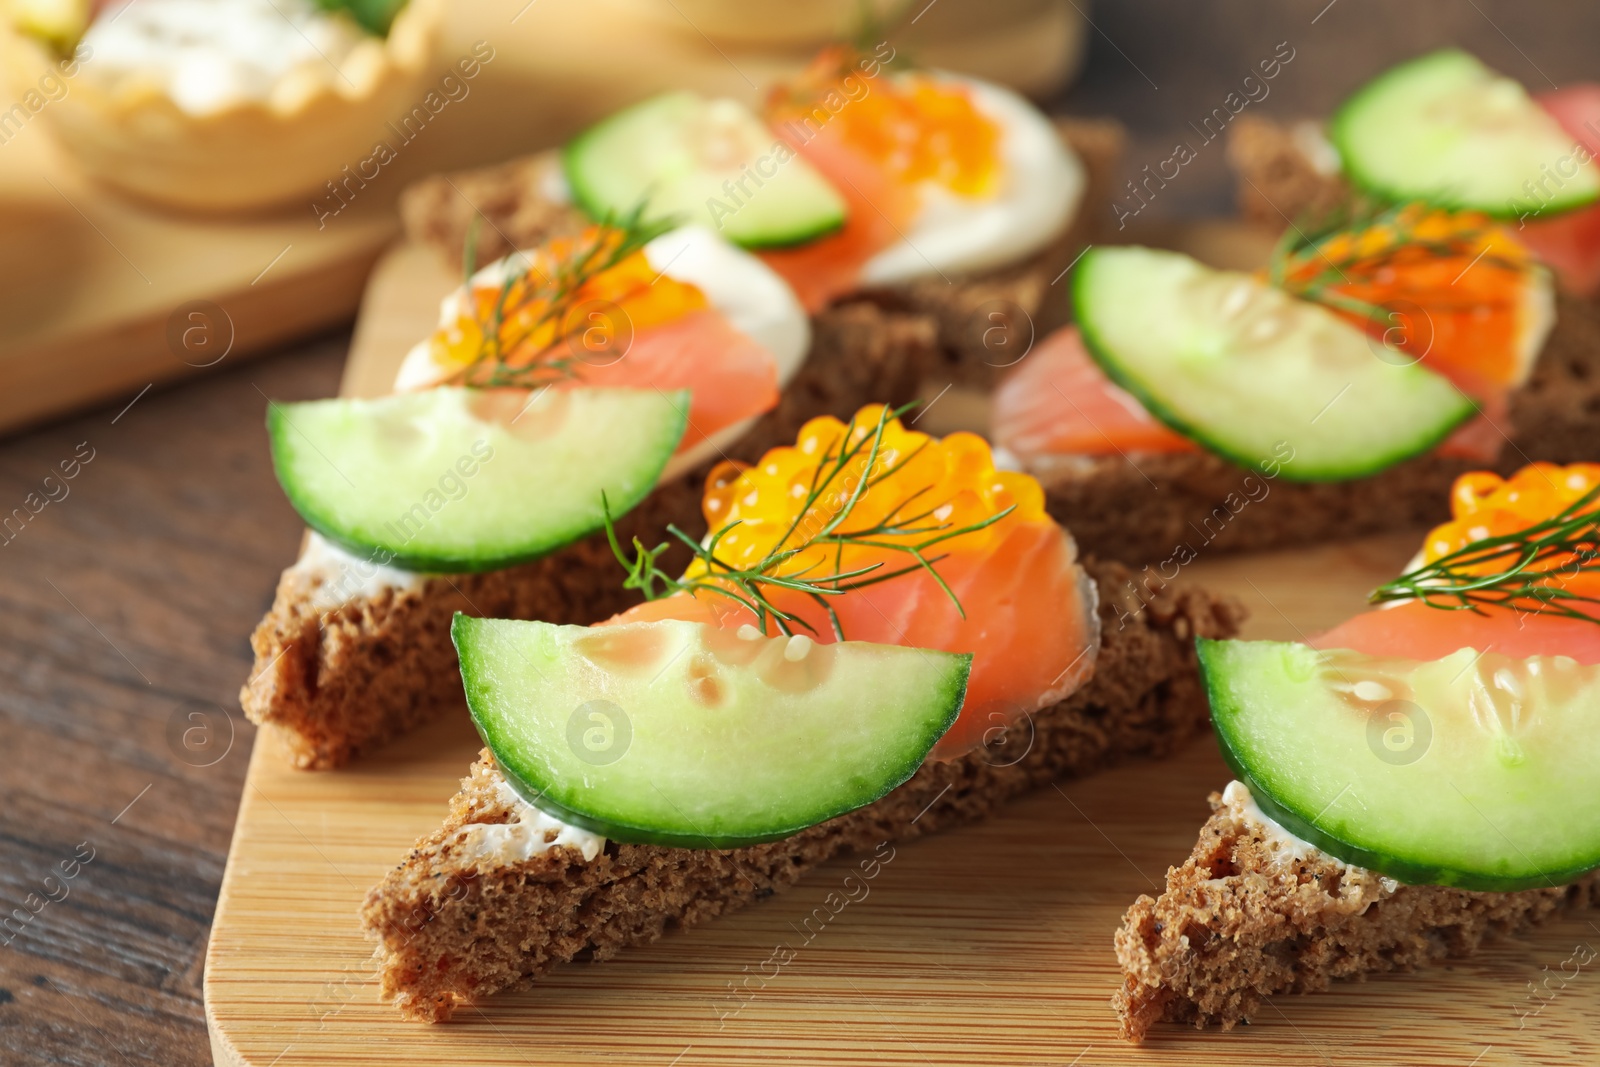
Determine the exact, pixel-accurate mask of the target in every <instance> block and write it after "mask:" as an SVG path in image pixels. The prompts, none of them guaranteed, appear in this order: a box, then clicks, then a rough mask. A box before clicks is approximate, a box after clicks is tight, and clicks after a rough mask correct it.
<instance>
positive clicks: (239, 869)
mask: <svg viewBox="0 0 1600 1067" xmlns="http://www.w3.org/2000/svg"><path fill="white" fill-rule="evenodd" d="M1219 233H1220V234H1221V235H1222V237H1223V238H1224V241H1223V245H1224V246H1225V247H1224V248H1223V249H1222V251H1221V252H1220V253H1219V254H1218V255H1217V256H1214V257H1213V258H1227V257H1228V256H1229V255H1238V254H1240V246H1239V245H1238V243H1237V240H1236V238H1237V234H1235V235H1233V236H1229V235H1228V233H1227V231H1226V230H1225V229H1224V230H1221V231H1218V230H1215V229H1210V230H1203V231H1202V235H1204V234H1209V235H1210V238H1216V237H1217V235H1218V234H1219ZM1193 237H1194V235H1193V234H1192V233H1191V234H1190V235H1189V238H1190V240H1191V242H1192V239H1193ZM1210 238H1208V239H1210ZM452 281H453V274H452V272H450V271H448V270H447V269H445V268H444V267H443V266H442V265H441V264H439V263H438V262H437V261H436V260H435V259H434V258H433V256H432V255H431V254H430V253H428V252H425V251H423V250H419V249H409V248H401V249H398V250H396V251H394V252H392V253H391V254H389V255H388V256H387V257H386V258H385V259H384V260H383V262H382V263H381V264H380V265H379V267H378V269H377V271H376V272H375V274H374V275H373V279H372V282H371V285H370V287H369V289H368V292H367V296H366V300H365V304H364V306H363V312H362V317H361V321H360V325H359V327H358V330H357V333H356V337H355V342H354V345H353V348H352V350H351V354H350V361H349V365H348V369H347V372H346V376H345V391H346V392H347V393H349V394H364V395H373V394H377V393H381V392H383V391H385V390H386V389H387V387H388V385H389V382H390V381H391V380H392V377H393V374H394V369H395V367H396V365H397V363H398V360H399V358H400V356H401V354H402V353H403V352H404V351H405V350H406V348H408V347H409V346H410V345H411V344H412V343H413V342H414V341H415V340H416V339H417V338H418V337H421V336H423V335H424V334H425V333H426V332H427V331H428V330H429V329H430V328H431V326H432V320H433V313H434V309H435V308H436V307H437V300H438V297H439V296H440V295H442V293H443V292H444V291H445V290H446V289H448V287H449V286H450V285H451V284H452ZM941 406H942V402H941ZM930 415H931V412H930ZM1246 519H1248V515H1247V514H1245V515H1242V516H1241V520H1240V521H1244V520H1246ZM1417 536H1418V535H1406V536H1399V537H1390V538H1384V539H1377V540H1370V541H1362V542H1359V543H1353V544H1349V545H1344V546H1338V547H1325V548H1319V549H1315V550H1312V551H1308V552H1303V553H1298V554H1293V553H1282V554H1272V555H1260V556H1251V557H1235V558H1225V559H1216V560H1210V559H1201V560H1200V561H1198V562H1196V563H1194V564H1193V565H1192V566H1191V567H1190V568H1189V569H1188V571H1187V572H1186V574H1185V577H1186V578H1189V579H1192V580H1194V581H1197V582H1202V583H1206V584H1208V585H1210V586H1212V587H1213V588H1217V589H1222V590H1226V591H1228V592H1231V593H1234V594H1236V595H1237V596H1239V597H1240V598H1241V599H1242V600H1243V601H1244V602H1245V603H1246V604H1247V605H1248V606H1249V608H1250V611H1251V619H1250V622H1249V625H1248V627H1247V630H1246V633H1247V635H1248V636H1252V637H1262V638H1277V639H1294V638H1296V637H1299V636H1301V635H1303V634H1305V633H1309V632H1312V631H1315V630H1318V629H1322V628H1326V627H1328V626H1330V625H1332V624H1334V623H1335V622H1338V621H1339V620H1341V619H1343V618H1345V617H1347V616H1348V615H1350V614H1352V613H1353V612H1356V611H1358V610H1360V609H1361V608H1362V606H1363V604H1364V597H1365V593H1366V591H1367V590H1368V589H1369V588H1371V587H1372V586H1373V585H1374V584H1375V583H1377V582H1378V581H1380V580H1382V579H1383V578H1386V577H1388V576H1390V575H1392V574H1393V573H1394V572H1395V570H1396V569H1397V568H1398V567H1399V566H1400V565H1401V564H1402V563H1403V562H1404V561H1405V560H1406V559H1407V558H1408V557H1409V556H1410V555H1411V553H1412V551H1413V549H1414V547H1415V545H1416V543H1417ZM478 748H479V741H478V738H477V736H476V735H475V733H474V732H473V729H472V727H471V725H470V723H469V722H468V721H467V718H466V716H465V715H451V716H448V717H446V718H444V719H442V720H440V721H438V722H435V723H434V724H432V725H431V726H429V727H428V728H426V729H424V730H423V731H421V732H420V733H418V734H416V735H414V736H412V737H410V738H407V739H405V740H404V741H402V742H400V743H398V744H395V745H393V746H392V747H389V748H387V749H384V750H383V751H381V752H379V753H378V754H376V755H375V756H373V757H371V758H368V759H365V760H362V761H361V762H359V763H357V764H355V765H354V766H351V767H349V768H346V769H344V770H341V771H338V772H333V773H310V772H303V771H295V770H292V769H290V767H289V761H288V753H287V751H286V749H285V748H284V746H283V745H282V743H281V742H280V740H279V739H278V738H277V737H276V736H274V734H273V733H272V731H270V730H263V731H261V732H260V733H259V734H258V737H257V741H256V746H255V751H254V753H253V755H252V757H251V762H250V768H249V772H248V777H247V779H246V785H245V788H244V795H243V798H242V800H241V802H240V807H239V817H238V825H237V828H236V830H235V833H234V840H233V846H232V851H231V853H230V855H229V859H228V868H227V872H226V874H225V876H224V878H223V884H222V890H221V894H220V897H219V899H218V902H217V911H216V917H215V920H214V923H213V926H212V932H211V942H210V948H209V953H208V956H207V962H206V974H205V997H206V1018H207V1022H208V1024H209V1026H210V1032H211V1040H212V1049H213V1052H214V1055H215V1060H216V1063H217V1064H218V1065H219V1067H245V1065H248V1067H327V1065H331V1064H344V1065H351V1067H366V1065H369V1064H370V1065H378V1064H383V1065H386V1067H393V1065H409V1064H416V1065H419V1067H421V1065H428V1067H437V1065H441V1064H462V1065H465V1064H472V1065H474V1067H477V1065H499V1064H507V1065H510V1064H529V1063H536V1064H548V1065H566V1064H571V1065H578V1064H596V1063H604V1064H610V1063H629V1064H654V1065H660V1067H669V1065H681V1067H693V1065H698V1064H721V1065H728V1064H766V1063H772V1062H776V1061H782V1062H786V1063H793V1064H797V1065H819V1067H820V1065H829V1067H843V1065H850V1064H885V1063H890V1064H909V1065H917V1064H944V1063H960V1064H1016V1065H1022V1064H1057V1065H1064V1067H1065V1065H1084V1067H1087V1065H1090V1064H1104V1063H1155V1062H1159V1063H1166V1064H1185V1065H1191V1064H1192V1065H1207V1067H1210V1065H1215V1064H1220V1063H1255V1062H1294V1063H1310V1064H1316V1063H1326V1064H1335V1063H1337V1064H1351V1063H1359V1064H1381V1065H1384V1067H1391V1065H1393V1064H1396V1063H1400V1062H1405V1063H1407V1064H1417V1065H1423V1064H1428V1065H1439V1067H1470V1065H1480V1064H1481V1065H1482V1067H1495V1065H1498V1064H1514V1063H1541V1064H1573V1065H1577V1064H1593V1063H1594V1062H1596V1061H1597V1060H1600V975H1597V974H1596V973H1594V966H1595V965H1594V964H1593V963H1590V964H1588V966H1586V967H1582V968H1578V971H1577V974H1576V976H1573V975H1572V970H1573V968H1574V967H1576V966H1577V965H1576V964H1574V963H1572V962H1570V960H1571V959H1572V954H1573V952H1574V948H1575V946H1580V945H1586V944H1587V945H1593V946H1595V947H1596V948H1597V949H1600V926H1597V924H1596V923H1595V922H1594V921H1593V920H1594V919H1596V918H1600V916H1591V915H1575V916H1570V917H1567V918H1565V919H1562V920H1560V921H1558V922H1555V923H1553V924H1551V925H1550V926H1548V927H1546V928H1544V929H1543V930H1541V931H1539V932H1537V933H1536V934H1534V935H1533V936H1531V937H1527V938H1523V939H1517V940H1510V941H1503V942H1500V943H1498V944H1496V945H1494V946H1493V947H1491V948H1490V949H1489V950H1488V951H1487V952H1485V953H1483V954H1482V955H1481V956H1479V957H1477V958H1475V959H1472V960H1469V961H1460V962H1456V963H1453V964H1451V965H1450V966H1448V967H1439V968H1435V969H1433V970H1431V971H1429V972H1427V973H1426V974H1424V975H1413V976H1391V977H1386V978H1382V979H1378V980H1374V981H1371V982H1367V983H1346V984H1343V985H1340V986H1338V987H1337V988H1335V989H1334V990H1333V991H1332V992H1330V993H1327V994H1324V995H1320V996H1316V997H1308V998H1283V999H1280V1000H1277V1001H1275V1002H1273V1003H1272V1004H1271V1005H1270V1006H1269V1007H1267V1008H1266V1009H1264V1010H1263V1011H1262V1012H1261V1014H1260V1015H1259V1016H1258V1017H1257V1018H1256V1020H1255V1024H1254V1025H1252V1026H1250V1027H1247V1028H1241V1029H1238V1030H1235V1031H1234V1032H1232V1033H1230V1034H1220V1033H1215V1032H1208V1033H1204V1034H1196V1033H1195V1032H1193V1031H1189V1030H1185V1029H1180V1028H1177V1027H1171V1026H1165V1027H1161V1028H1159V1029H1158V1030H1157V1032H1156V1033H1155V1035H1154V1036H1153V1037H1152V1038H1151V1040H1150V1041H1149V1042H1148V1043H1147V1044H1146V1045H1145V1046H1144V1047H1143V1048H1135V1047H1132V1046H1127V1045H1124V1044H1122V1043H1121V1042H1120V1041H1119V1040H1118V1038H1117V1034H1116V1020H1115V1017H1114V1016H1113V1014H1112V1012H1111V1010H1110V1008H1109V1007H1108V999H1109V998H1110V996H1111V993H1112V991H1113V990H1114V989H1115V988H1116V985H1117V983H1118V972H1117V966H1116V960H1115V957H1114V955H1113V953H1112V947H1111V937H1112V934H1113V932H1114V931H1115V929H1116V928H1117V925H1118V923H1119V921H1120V919H1121V916H1122V913H1123V911H1124V910H1125V909H1126V908H1127V906H1128V905H1129V904H1130V903H1132V901H1133V900H1134V898H1135V897H1137V896H1138V895H1139V894H1141V893H1154V892H1157V891H1158V888H1159V886H1160V884H1161V882H1162V879H1163V877H1164V875H1165V872H1166V869H1167V867H1168V866H1169V865H1171V864H1176V863H1178V862H1180V861H1181V860H1182V859H1183V858H1184V857H1185V856H1186V855H1187V854H1188V852H1189V849H1190V848H1191V847H1192V846H1193V844H1194V840H1195V834H1196V831H1197V830H1198V828H1199V826H1200V823H1201V821H1202V820H1203V819H1204V818H1205V815H1206V811H1207V809H1206V804H1205V798H1206V794H1207V793H1208V792H1210V791H1211V790H1213V789H1218V788H1220V787H1221V786H1222V785H1223V784H1225V783H1226V782H1227V780H1228V777H1229V775H1228V772H1227V770H1226V769H1225V768H1224V766H1223V764H1222V761H1221V759H1220V758H1219V757H1218V755H1217V753H1216V750H1215V746H1214V743H1213V742H1212V741H1211V740H1209V739H1204V740H1201V741H1199V742H1197V743H1196V744H1195V745H1194V746H1193V748H1192V749H1191V750H1189V751H1188V752H1187V753H1186V754H1184V755H1182V756H1181V757H1179V758H1177V759H1174V760H1171V761H1167V762H1163V763H1144V764H1136V765H1132V766H1127V767H1123V768H1120V769H1117V770H1113V771H1110V772H1107V773H1104V774H1101V775H1098V776H1095V777H1092V778H1089V779H1086V780H1083V781H1078V782H1073V783H1069V784H1065V785H1063V786H1061V787H1060V788H1059V789H1057V788H1054V787H1052V788H1046V789H1042V790H1039V791H1038V792H1037V793H1034V794H1032V795H1030V796H1028V797H1026V798H1024V799H1022V800H1021V801H1019V802H1018V803H1016V804H1014V805H1012V806H1011V807H1010V808H1008V809H1007V810H1006V811H1005V812H1004V813H1002V814H1001V815H1000V816H998V817H996V818H994V819H991V820H990V821H988V822H986V823H983V824H980V825H977V826H972V827H968V828H966V829H962V830H958V831H955V832H952V833H948V834H944V835H941V836H938V837H934V838H929V839H927V840H923V841H918V842H915V843H912V844H905V845H900V846H897V847H896V849H895V851H894V856H893V859H892V860H891V861H890V862H888V863H887V864H886V865H884V866H883V868H882V869H881V871H880V873H879V874H878V876H877V877H876V878H875V879H873V880H872V881H871V882H870V884H869V887H868V891H867V894H866V895H865V896H864V897H859V893H860V890H859V889H856V890H853V892H854V893H855V894H857V895H858V899H857V900H856V901H855V902H853V903H850V904H849V905H848V906H846V907H845V908H844V909H843V910H841V911H839V912H838V913H837V914H832V913H830V912H829V910H828V909H827V908H825V907H824V901H825V899H827V898H828V896H829V894H830V893H835V892H838V891H840V890H841V887H842V885H843V879H844V878H845V876H846V875H847V874H849V873H851V872H852V871H853V870H854V869H855V868H854V861H851V860H842V861H839V862H836V863H833V864H829V865H827V866H825V867H823V868H821V869H819V870H816V871H814V872H812V873H811V874H809V875H808V876H807V877H806V878H805V879H804V880H803V881H802V882H801V883H800V885H798V886H797V887H795V888H794V889H792V890H791V891H789V892H787V893H784V894H780V895H778V896H776V897H773V898H771V899H769V900H766V901H763V902H762V903H760V904H758V905H755V906H753V907H751V908H748V909H746V910H745V911H743V912H740V913H737V914H735V915H732V916H728V917H725V918H723V919H720V920H717V921H714V922H711V923H709V924H707V925H705V926H702V927H699V928H697V929H694V930H690V931H686V932H679V933H674V934H669V935H668V936H667V937H665V938H663V939H662V940H661V941H659V942H657V943H656V944H654V945H652V946H649V947H646V948H642V949H635V950H630V951H628V952H625V953H623V955H622V956H621V957H620V958H618V959H615V960H613V961H610V962H608V963H606V964H604V965H600V966H588V965H575V966H569V967H564V968H562V969H560V970H558V971H557V972H556V973H555V974H553V975H551V976H549V977H548V978H546V979H543V980H541V981H540V982H539V984H538V986H537V987H536V988H535V989H534V990H533V991H531V992H523V993H508V994H502V995H500V996H496V997H493V998H491V999H490V1000H488V1001H487V1002H486V1003H484V1004H482V1005H481V1006H479V1007H476V1008H471V1009H467V1010H464V1011H461V1012H460V1013H458V1016H457V1021H455V1022H452V1023H449V1024H446V1025H441V1026H428V1025H423V1024H416V1023H407V1022H404V1021H402V1020H401V1018H400V1017H399V1015H398V1014H397V1013H396V1012H395V1011H394V1009H392V1008H390V1007H388V1006H387V1005H384V1004H382V1003H380V1002H379V1001H378V999H377V981H376V977H375V975H374V973H373V970H372V963H371V948H372V946H371V944H370V943H369V942H367V941H365V940H364V939H363V937H362V935H361V930H360V927H359V925H358V922H357V918H356V911H357V908H358V906H359V904H360V902H361V900H362V898H363V896H364V895H365V893H366V891H367V889H368V887H370V886H371V885H373V884H375V883H376V882H377V881H378V879H379V878H380V877H381V876H382V874H383V872H384V871H385V869H386V868H388V867H389V866H390V865H392V864H395V863H397V862H399V861H400V860H401V859H402V858H403V857H404V855H405V854H406V851H407V849H408V848H409V847H410V845H411V844H412V842H413V841H414V840H415V839H416V838H418V837H420V836H422V835H423V834H424V833H427V832H429V831H430V830H432V829H434V828H435V827H436V826H437V825H438V823H439V822H440V821H441V819H442V817H443V812H444V806H445V802H446V801H447V800H448V798H449V797H450V795H451V794H452V793H453V792H454V791H455V789H456V787H457V782H458V779H459V778H460V777H461V775H462V774H463V773H464V772H465V771H466V769H467V766H468V764H469V763H470V762H471V760H472V759H473V757H474V755H475V754H476V753H477V751H478ZM852 884H855V883H852ZM835 899H837V898H835ZM818 908H823V909H824V910H823V911H822V912H817V910H816V909H818ZM818 915H825V916H828V919H827V921H826V922H825V923H823V924H822V925H820V926H819V925H818V921H817V918H816V916H818ZM808 918H809V919H810V920H811V921H810V924H809V925H803V924H805V923H806V920H807V919H808ZM780 947H787V948H788V949H790V950H791V951H792V952H793V958H792V960H790V962H788V963H787V964H786V965H783V966H779V965H778V964H777V963H775V962H773V961H774V960H775V959H781V958H783V957H784V956H787V955H788V954H787V953H785V954H783V955H782V956H779V957H775V956H774V952H775V951H776V950H778V949H780ZM1586 955H1592V953H1590V954H1586ZM1577 958H1578V959H1582V958H1584V956H1583V955H1580V956H1579V957H1577ZM1564 964H1565V966H1566V971H1565V973H1564V972H1563V965H1564ZM1530 982H1531V983H1536V984H1540V983H1543V985H1542V987H1541V989H1540V994H1539V999H1534V998H1532V997H1531V995H1530V989H1529V983H1530ZM734 987H738V988H740V989H743V990H745V991H746V993H745V994H743V995H735V994H734V993H733V992H732V990H733V988H734ZM1547 990H1548V991H1547ZM1541 1004H1543V1008H1542V1011H1539V1014H1537V1015H1533V1014H1531V1013H1532V1012H1534V1011H1536V1010H1539V1009H1540V1007H1541ZM1525 1014H1526V1017H1525V1018H1524V1015H1525Z"/></svg>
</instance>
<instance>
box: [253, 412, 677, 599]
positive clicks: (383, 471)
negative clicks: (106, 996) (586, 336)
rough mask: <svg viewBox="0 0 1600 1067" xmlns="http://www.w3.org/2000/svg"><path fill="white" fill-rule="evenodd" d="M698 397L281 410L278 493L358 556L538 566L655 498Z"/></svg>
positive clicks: (464, 566)
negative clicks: (605, 509) (608, 518)
mask: <svg viewBox="0 0 1600 1067" xmlns="http://www.w3.org/2000/svg"><path fill="white" fill-rule="evenodd" d="M688 409H689V394H688V392H687V391H679V392H677V393H673V394H666V395H664V394H662V393H660V392H658V391H656V390H648V389H564V390H555V389H546V390H543V391H542V392H540V393H536V394H532V395H531V397H530V394H529V393H528V392H526V391H524V390H511V389H508V390H494V391H486V390H478V389H459V388H438V389H425V390H422V391H419V392H415V393H400V394H397V395H395V396H386V397H383V398H381V399H378V400H313V401H309V402H306V403H300V404H272V405H270V406H269V407H268V409H267V430H268V432H269V433H270V434H271V437H272V463H273V467H274V468H275V469H276V470H277V474H278V482H279V483H280V484H281V485H282V486H283V490H284V492H285V493H286V494H288V497H289V502H290V503H291V504H293V505H294V509H295V510H296V511H298V512H299V513H300V517H301V518H303V519H305V521H306V525H308V526H310V527H311V528H312V529H313V530H316V531H317V532H318V533H320V534H322V535H323V536H324V537H326V538H328V539H329V540H331V541H334V542H336V543H338V544H340V545H342V546H344V547H345V548H347V549H349V550H350V551H352V552H355V553H357V554H358V555H361V556H364V557H366V558H368V559H375V560H377V561H378V562H380V563H386V564H392V565H394V566H397V567H403V568H406V569H408V570H416V571H442V572H450V573H462V572H468V571H486V570H496V569H498V568H501V567H508V566H510V565H511V564H513V563H521V562H523V561H525V560H530V559H536V558H537V557H539V556H543V555H545V554H547V553H549V552H552V551H554V550H555V549H558V548H561V547H562V546H564V545H567V544H570V543H572V542H573V541H576V540H577V539H578V538H580V537H584V536H586V535H587V534H590V533H593V532H594V531H595V530H598V529H599V528H600V527H601V526H603V525H604V519H603V513H602V510H601V500H600V494H601V492H602V491H604V493H605V494H606V498H607V500H608V501H609V503H610V506H611V514H612V515H613V516H615V515H620V514H622V513H623V512H625V511H627V510H629V509H630V508H632V507H633V506H634V505H635V504H637V503H638V502H639V501H640V500H643V499H644V497H645V495H646V494H648V493H649V492H650V490H651V489H652V488H654V486H655V484H656V479H657V478H659V477H660V475H661V470H662V468H663V467H665V466H666V464H667V460H668V459H670V458H671V456H672V453H673V450H674V449H675V448H677V447H678V441H679V440H680V439H681V438H682V437H683V431H684V426H685V417H686V416H685V414H684V413H685V412H687V411H688Z"/></svg>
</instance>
